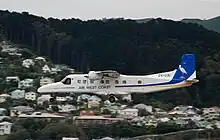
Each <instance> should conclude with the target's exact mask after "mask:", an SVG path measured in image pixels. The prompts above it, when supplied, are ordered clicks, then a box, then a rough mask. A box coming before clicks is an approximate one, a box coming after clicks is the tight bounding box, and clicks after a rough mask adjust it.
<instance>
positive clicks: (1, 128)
mask: <svg viewBox="0 0 220 140" xmlns="http://www.w3.org/2000/svg"><path fill="white" fill-rule="evenodd" d="M11 127H12V123H10V122H6V121H5V122H1V123H0V135H8V134H10V133H11Z"/></svg>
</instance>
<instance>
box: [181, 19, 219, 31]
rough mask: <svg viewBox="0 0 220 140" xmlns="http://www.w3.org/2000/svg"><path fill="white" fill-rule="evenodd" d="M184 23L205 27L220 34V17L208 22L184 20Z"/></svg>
mask: <svg viewBox="0 0 220 140" xmlns="http://www.w3.org/2000/svg"><path fill="white" fill-rule="evenodd" d="M182 22H186V23H197V24H199V25H202V26H203V27H205V28H207V29H209V30H213V31H216V32H218V33H220V17H215V18H211V19H207V20H201V19H183V20H182Z"/></svg>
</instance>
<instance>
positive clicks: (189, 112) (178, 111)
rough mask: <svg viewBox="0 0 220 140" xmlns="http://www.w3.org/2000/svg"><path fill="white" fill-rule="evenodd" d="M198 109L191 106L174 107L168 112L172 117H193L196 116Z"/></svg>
mask: <svg viewBox="0 0 220 140" xmlns="http://www.w3.org/2000/svg"><path fill="white" fill-rule="evenodd" d="M198 111H199V109H197V108H195V107H193V106H182V105H181V106H176V107H175V108H174V109H173V110H171V111H170V112H168V114H169V115H172V116H194V115H197V113H198Z"/></svg>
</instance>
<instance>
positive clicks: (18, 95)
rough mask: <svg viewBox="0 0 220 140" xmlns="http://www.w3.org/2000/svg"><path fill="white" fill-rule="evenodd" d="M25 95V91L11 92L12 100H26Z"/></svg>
mask: <svg viewBox="0 0 220 140" xmlns="http://www.w3.org/2000/svg"><path fill="white" fill-rule="evenodd" d="M24 95H25V91H24V90H19V89H16V90H14V91H12V92H11V98H12V99H21V98H24Z"/></svg>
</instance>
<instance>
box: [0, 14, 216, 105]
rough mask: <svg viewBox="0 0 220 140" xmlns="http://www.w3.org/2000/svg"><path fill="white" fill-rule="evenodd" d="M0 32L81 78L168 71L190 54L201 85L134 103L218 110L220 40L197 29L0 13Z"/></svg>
mask: <svg viewBox="0 0 220 140" xmlns="http://www.w3.org/2000/svg"><path fill="white" fill-rule="evenodd" d="M0 28H1V33H2V34H3V35H4V37H5V38H6V39H8V40H11V41H13V42H15V43H20V44H25V45H27V46H31V48H30V49H31V50H32V51H35V52H37V53H38V54H41V55H47V56H49V57H50V58H51V59H52V60H53V62H54V63H65V64H68V65H71V67H72V68H75V69H76V70H78V71H83V72H88V70H102V69H113V70H117V71H119V72H120V73H123V74H149V73H155V72H160V71H166V70H172V69H174V68H176V67H177V66H178V64H179V61H180V58H181V56H182V54H184V53H195V54H196V58H197V71H198V75H199V79H200V83H198V84H197V85H196V86H193V87H190V88H184V89H178V90H172V91H167V92H160V93H155V94H152V95H151V94H150V95H139V96H136V95H135V96H134V99H135V102H143V103H155V104H159V103H158V102H157V101H158V100H159V101H160V102H163V103H166V104H167V103H171V104H174V105H176V104H192V105H201V106H211V105H218V104H219V99H220V94H219V91H220V85H219V82H220V71H219V69H220V51H219V49H220V34H218V33H216V32H212V31H208V30H207V29H205V28H203V27H201V26H199V25H197V24H190V23H189V24H186V23H183V22H174V21H171V20H163V19H154V20H150V21H149V22H147V23H137V22H136V21H133V20H122V19H117V20H113V19H110V20H105V21H98V20H91V21H81V20H79V19H63V20H59V19H53V18H49V19H45V18H43V17H38V16H34V15H30V14H28V13H26V12H24V13H14V12H13V13H10V12H8V11H0ZM140 96H142V97H140ZM168 106H169V105H168Z"/></svg>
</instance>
